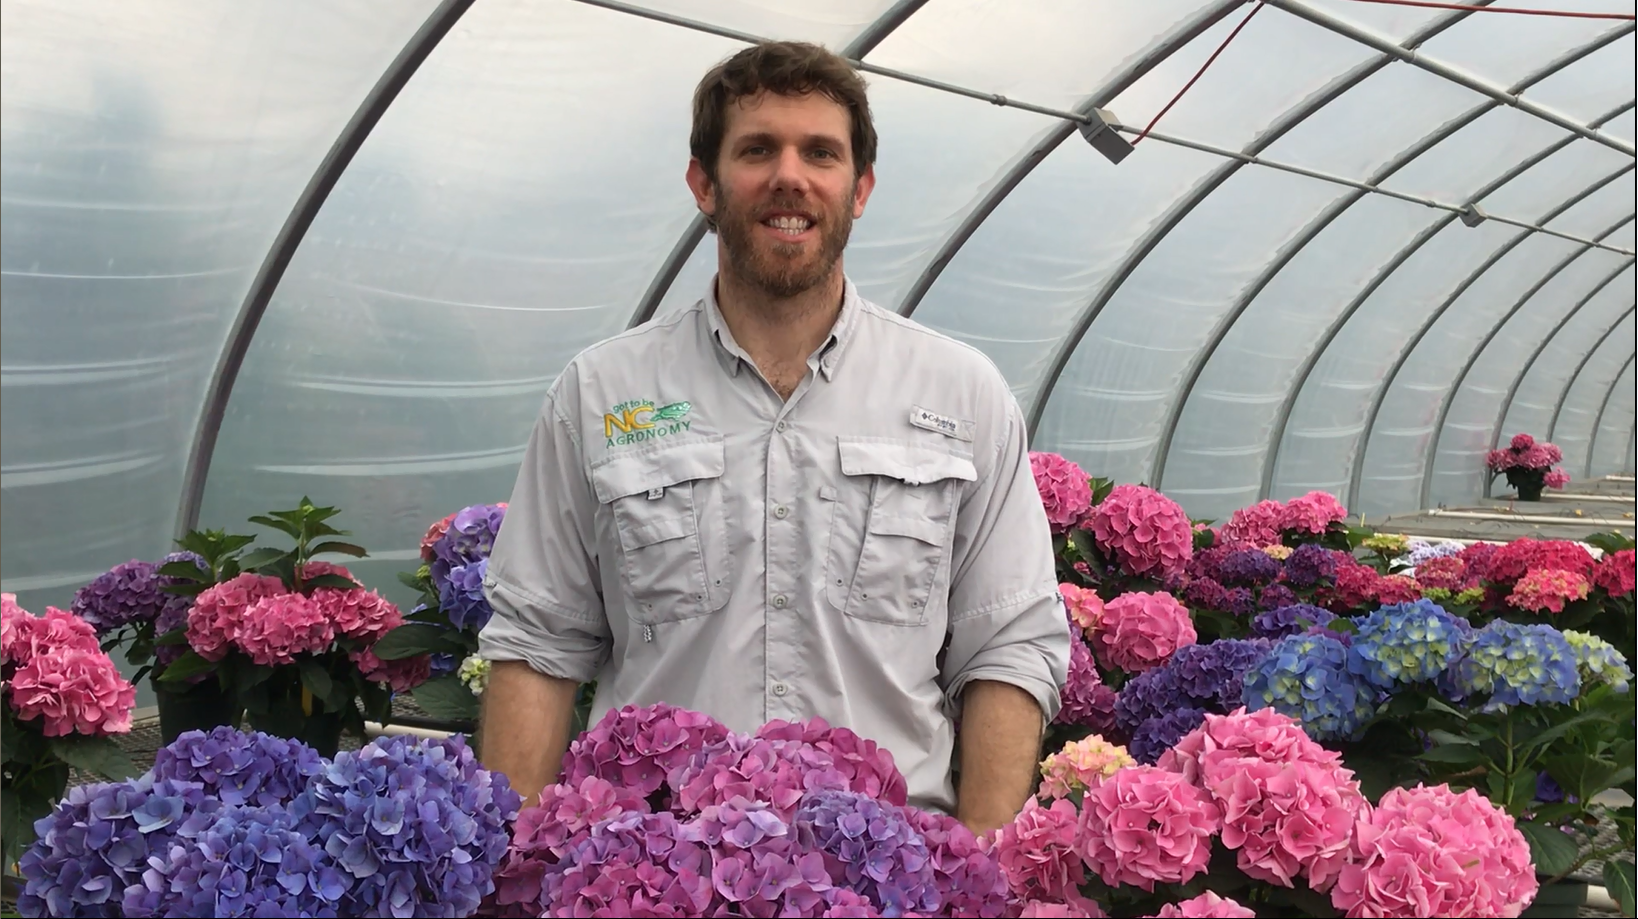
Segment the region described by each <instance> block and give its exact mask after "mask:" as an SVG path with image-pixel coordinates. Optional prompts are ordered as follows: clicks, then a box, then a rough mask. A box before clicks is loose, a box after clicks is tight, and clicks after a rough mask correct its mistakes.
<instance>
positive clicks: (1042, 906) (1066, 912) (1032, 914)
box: [954, 890, 1109, 919]
mask: <svg viewBox="0 0 1638 919" xmlns="http://www.w3.org/2000/svg"><path fill="white" fill-rule="evenodd" d="M954 915H958V916H959V915H965V914H964V913H955V914H954ZM1108 915H1109V914H1108V913H1106V912H1104V911H1103V907H1101V906H1099V905H1098V904H1097V901H1095V900H1088V899H1087V898H1085V897H1083V896H1081V895H1080V894H1079V893H1077V892H1075V891H1073V890H1071V891H1068V892H1067V893H1065V894H1064V899H1063V902H1061V903H1054V902H1048V901H1045V900H1026V901H1025V902H1024V907H1023V909H1022V910H1020V911H1019V913H1018V916H1019V919H1104V917H1106V916H1108Z"/></svg>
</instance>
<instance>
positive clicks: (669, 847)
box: [457, 812, 783, 916]
mask: <svg viewBox="0 0 1638 919" xmlns="http://www.w3.org/2000/svg"><path fill="white" fill-rule="evenodd" d="M781 826H783V825H782V824H781ZM698 835H699V834H698V833H696V832H692V831H691V828H689V827H685V826H683V825H681V824H679V823H678V822H677V818H676V817H675V816H674V815H672V814H670V813H666V812H661V813H658V814H644V813H625V814H621V815H619V816H617V817H614V818H611V819H609V820H604V821H602V822H600V823H598V824H597V825H596V826H594V827H592V828H591V830H590V831H589V832H587V833H585V834H583V835H581V836H580V837H579V838H578V839H576V840H575V841H573V842H571V843H570V845H569V848H568V849H567V851H565V852H564V855H563V858H562V860H561V861H559V862H558V863H557V864H555V865H550V866H547V867H546V873H547V877H546V878H545V879H543V881H542V887H543V888H544V889H545V890H546V891H547V896H546V897H545V898H544V899H545V902H546V907H547V910H548V914H549V915H554V916H558V915H560V916H624V915H646V916H665V915H673V916H707V915H713V913H712V912H711V911H710V907H711V905H712V902H713V878H712V858H711V855H710V854H709V853H708V852H707V850H706V846H705V845H704V844H703V843H702V842H701V840H700V839H699V838H698ZM720 886H721V885H719V887H720ZM752 886H753V888H754V885H752ZM457 915H464V914H457ZM752 915H763V914H762V913H754V914H752ZM766 915H774V913H772V912H769V913H766Z"/></svg>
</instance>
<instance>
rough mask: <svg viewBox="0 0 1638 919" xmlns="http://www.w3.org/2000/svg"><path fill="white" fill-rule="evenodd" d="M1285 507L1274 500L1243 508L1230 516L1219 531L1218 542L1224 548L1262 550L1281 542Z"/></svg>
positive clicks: (1266, 500) (1268, 499)
mask: <svg viewBox="0 0 1638 919" xmlns="http://www.w3.org/2000/svg"><path fill="white" fill-rule="evenodd" d="M1284 518H1285V505H1283V504H1281V503H1280V502H1278V501H1275V500H1273V499H1272V498H1266V499H1264V500H1262V501H1258V502H1257V503H1256V504H1253V505H1250V506H1248V507H1242V508H1239V509H1238V510H1236V511H1235V512H1234V513H1232V514H1230V515H1229V519H1228V522H1227V523H1225V524H1223V525H1222V526H1221V527H1219V528H1218V529H1217V542H1218V543H1219V544H1221V545H1224V546H1237V547H1243V548H1251V549H1260V548H1262V547H1263V546H1268V545H1273V544H1274V543H1277V542H1279V541H1280V529H1281V525H1282V523H1283V522H1284Z"/></svg>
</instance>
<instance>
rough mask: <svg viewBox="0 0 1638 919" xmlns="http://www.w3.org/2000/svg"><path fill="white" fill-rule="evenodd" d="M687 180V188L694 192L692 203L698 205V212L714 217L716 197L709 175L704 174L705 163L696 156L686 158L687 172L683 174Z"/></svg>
mask: <svg viewBox="0 0 1638 919" xmlns="http://www.w3.org/2000/svg"><path fill="white" fill-rule="evenodd" d="M684 178H685V179H686V180H687V182H688V190H689V191H691V192H693V193H694V203H695V204H696V205H698V206H699V209H700V213H702V214H704V215H705V216H707V217H715V216H716V209H717V197H716V195H715V194H714V193H713V192H714V191H715V189H714V187H713V183H712V182H711V177H710V176H708V175H706V174H705V165H704V164H703V163H701V162H700V161H699V158H698V157H690V158H689V160H688V172H687V173H686V175H685V176H684Z"/></svg>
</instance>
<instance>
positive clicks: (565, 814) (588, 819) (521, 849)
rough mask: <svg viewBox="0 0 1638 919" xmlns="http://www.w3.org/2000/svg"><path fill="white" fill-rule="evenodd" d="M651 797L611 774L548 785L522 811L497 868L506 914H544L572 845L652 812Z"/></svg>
mask: <svg viewBox="0 0 1638 919" xmlns="http://www.w3.org/2000/svg"><path fill="white" fill-rule="evenodd" d="M648 812H649V808H648V802H647V801H645V800H644V799H643V797H642V796H641V795H639V794H637V792H635V791H633V790H632V789H630V788H627V787H625V786H621V785H614V784H612V783H610V782H609V781H608V780H606V779H602V778H598V777H597V776H595V775H588V776H585V777H583V778H581V779H580V781H579V782H577V783H575V784H573V785H569V784H557V785H548V786H546V787H545V788H544V789H542V790H541V792H540V796H539V798H537V799H536V800H535V801H533V802H530V803H529V806H527V807H525V808H524V809H523V810H522V811H520V812H519V813H518V819H517V823H515V824H514V825H513V827H512V845H511V847H510V848H508V849H507V850H506V857H505V858H504V859H503V860H502V861H501V863H500V865H499V867H497V868H496V869H495V899H496V902H497V903H498V904H499V906H500V907H501V914H502V915H505V916H542V915H545V914H546V909H547V905H546V901H547V900H548V899H550V896H551V889H550V888H548V887H547V877H548V873H550V876H551V883H552V884H553V885H554V886H555V884H556V883H557V882H558V881H559V880H560V879H561V872H556V871H552V868H553V866H555V865H557V864H559V863H560V862H561V861H562V860H563V857H564V855H566V854H567V853H568V851H569V847H570V846H571V845H572V844H573V843H575V842H577V841H578V840H580V839H582V838H584V837H585V836H586V835H587V834H588V833H589V832H590V830H591V828H592V827H593V826H594V825H596V824H598V823H601V822H603V821H605V820H612V819H614V818H616V817H620V816H622V815H625V814H633V813H635V814H646V813H648Z"/></svg>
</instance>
